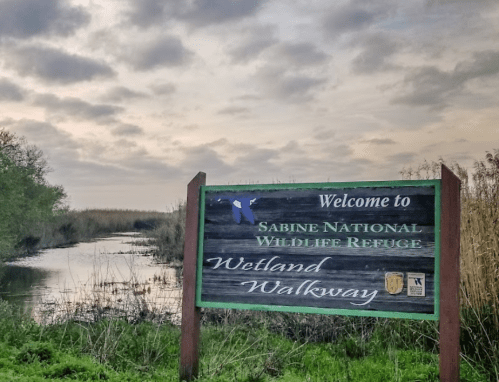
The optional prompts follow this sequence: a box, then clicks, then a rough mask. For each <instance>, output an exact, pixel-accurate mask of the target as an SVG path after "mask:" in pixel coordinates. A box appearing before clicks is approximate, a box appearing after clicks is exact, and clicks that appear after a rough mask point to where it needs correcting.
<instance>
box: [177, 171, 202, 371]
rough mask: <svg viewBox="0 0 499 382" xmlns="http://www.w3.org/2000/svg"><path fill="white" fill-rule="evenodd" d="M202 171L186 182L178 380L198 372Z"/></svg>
mask: <svg viewBox="0 0 499 382" xmlns="http://www.w3.org/2000/svg"><path fill="white" fill-rule="evenodd" d="M204 184H206V174H205V173H204V172H198V174H197V175H196V176H195V177H194V178H193V179H192V180H191V182H190V183H189V185H188V186H187V211H186V213H187V215H186V221H185V244H184V274H183V296H182V333H181V336H182V337H181V340H180V370H179V374H180V380H181V381H192V380H194V379H195V378H197V376H198V372H199V333H200V325H201V324H200V318H201V315H200V312H201V310H200V308H197V307H196V263H197V252H198V225H199V189H200V187H201V186H202V185H204Z"/></svg>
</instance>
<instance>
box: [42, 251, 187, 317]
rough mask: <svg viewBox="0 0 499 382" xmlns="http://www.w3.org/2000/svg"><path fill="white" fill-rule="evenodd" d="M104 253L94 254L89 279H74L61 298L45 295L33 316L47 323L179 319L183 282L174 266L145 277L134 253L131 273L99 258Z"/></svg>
mask: <svg viewBox="0 0 499 382" xmlns="http://www.w3.org/2000/svg"><path fill="white" fill-rule="evenodd" d="M101 257H103V256H102V255H100V256H98V257H96V256H94V266H93V272H92V274H91V276H90V277H89V279H88V280H86V282H74V285H72V286H70V287H69V288H68V290H69V293H61V294H60V297H59V298H51V299H42V300H41V301H40V303H39V304H37V305H36V307H35V309H34V311H33V316H34V318H35V319H36V320H37V321H38V322H40V323H42V324H44V325H49V324H54V323H60V322H66V321H78V322H85V323H89V322H98V321H101V320H103V319H123V320H125V321H127V322H132V323H137V322H142V321H151V322H156V323H162V322H166V321H168V322H171V323H173V324H179V323H180V318H181V316H180V314H181V298H182V296H181V286H180V284H179V281H178V279H177V277H176V275H175V270H174V269H171V268H167V267H163V268H162V269H161V271H159V272H157V273H155V274H154V276H153V277H150V278H147V279H146V278H143V277H142V276H141V275H140V274H139V273H138V272H137V270H136V269H135V267H134V257H133V256H130V257H128V260H127V265H128V268H129V270H128V271H129V272H128V275H123V274H121V273H118V271H117V270H115V268H113V267H112V264H110V262H109V261H107V262H101V261H97V259H99V260H100V259H101Z"/></svg>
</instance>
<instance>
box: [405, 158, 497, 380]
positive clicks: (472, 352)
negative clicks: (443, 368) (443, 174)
mask: <svg viewBox="0 0 499 382" xmlns="http://www.w3.org/2000/svg"><path fill="white" fill-rule="evenodd" d="M441 163H444V161H443V160H440V162H431V163H428V162H424V163H423V164H421V165H419V166H418V167H417V168H416V169H412V168H409V169H404V170H403V171H402V172H401V174H402V176H403V177H404V178H406V179H430V178H440V165H441ZM449 167H450V168H451V170H453V172H454V173H455V174H456V175H457V176H458V177H459V178H460V180H461V258H460V268H461V269H460V270H461V282H460V303H461V349H462V356H463V358H465V359H466V360H469V361H470V362H476V363H477V364H480V365H482V367H484V368H485V369H487V371H488V372H489V375H490V376H491V378H494V379H495V380H499V150H494V153H493V154H492V153H487V155H486V156H485V160H481V161H476V162H475V164H474V166H473V170H472V171H471V173H470V172H468V171H467V170H466V169H464V168H463V167H461V166H459V164H457V163H452V164H451V165H450V166H449Z"/></svg>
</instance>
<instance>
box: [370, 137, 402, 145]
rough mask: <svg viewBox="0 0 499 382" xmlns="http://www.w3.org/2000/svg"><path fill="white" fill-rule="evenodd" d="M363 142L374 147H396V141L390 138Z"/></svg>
mask: <svg viewBox="0 0 499 382" xmlns="http://www.w3.org/2000/svg"><path fill="white" fill-rule="evenodd" d="M363 142H366V143H370V144H373V145H394V144H395V141H394V140H393V139H390V138H373V139H367V140H365V141H363Z"/></svg>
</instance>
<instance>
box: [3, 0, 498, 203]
mask: <svg viewBox="0 0 499 382" xmlns="http://www.w3.org/2000/svg"><path fill="white" fill-rule="evenodd" d="M498 105H499V3H498V2H497V1H494V0H475V1H465V0H462V1H460V0H411V1H400V0H376V1H370V0H349V1H339V0H338V1H331V0H313V1H310V0H266V1H264V0H105V1H104V0H22V1H19V0H0V128H2V127H3V128H5V129H6V130H8V131H10V132H13V133H15V134H16V135H18V136H23V137H25V138H26V139H27V141H28V142H29V143H31V144H35V145H36V146H37V147H38V148H40V149H41V150H42V151H43V152H44V154H45V155H46V157H47V159H48V162H49V165H50V167H51V168H52V169H53V171H52V172H51V173H50V174H49V175H48V177H47V178H48V180H49V182H50V183H51V184H57V185H62V186H63V187H64V189H65V190H66V192H67V194H68V196H69V198H68V203H69V205H70V207H71V208H74V209H85V208H123V209H141V210H158V211H168V210H171V209H172V208H173V207H174V206H175V205H177V203H179V202H181V201H184V200H185V199H186V195H187V184H188V182H189V181H190V180H191V179H192V178H193V177H194V176H195V175H196V174H197V173H198V172H199V171H203V172H205V173H206V174H207V184H208V185H228V184H253V183H260V184H266V183H276V182H280V183H308V182H345V181H369V180H400V179H401V175H400V171H401V170H403V169H404V168H408V167H417V166H418V165H419V164H421V163H423V161H424V160H427V161H436V160H439V158H443V159H444V160H445V161H446V162H449V163H451V162H453V161H456V162H457V163H459V164H460V165H461V166H464V167H467V168H469V169H471V168H472V166H473V163H474V161H475V160H482V159H484V157H485V154H486V152H493V150H494V149H499V122H498V120H499V107H498Z"/></svg>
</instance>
